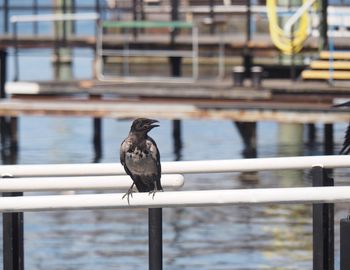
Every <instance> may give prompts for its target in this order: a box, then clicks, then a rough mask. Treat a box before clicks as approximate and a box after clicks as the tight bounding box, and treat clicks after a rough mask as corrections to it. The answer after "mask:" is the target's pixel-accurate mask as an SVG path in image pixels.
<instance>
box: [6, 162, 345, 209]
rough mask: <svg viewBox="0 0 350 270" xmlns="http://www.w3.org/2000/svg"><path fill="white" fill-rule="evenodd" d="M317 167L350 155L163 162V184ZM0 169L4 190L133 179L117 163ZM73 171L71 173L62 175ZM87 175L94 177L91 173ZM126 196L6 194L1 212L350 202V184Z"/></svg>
mask: <svg viewBox="0 0 350 270" xmlns="http://www.w3.org/2000/svg"><path fill="white" fill-rule="evenodd" d="M316 166H319V167H323V168H347V167H350V156H308V157H282V158H260V159H259V158H257V159H238V160H206V161H179V162H163V163H162V168H163V172H164V175H163V176H162V183H163V185H164V186H171V187H180V186H182V185H183V181H184V179H183V176H181V175H167V174H168V173H219V172H233V171H240V172H243V171H262V170H287V169H311V168H312V167H316ZM0 174H1V176H2V177H3V178H2V179H0V192H13V191H17V192H20V191H43V190H72V189H73V190H74V189H80V190H84V189H105V190H107V189H117V188H128V187H129V185H130V184H131V180H130V178H129V177H128V176H126V175H125V172H124V168H123V167H122V165H121V164H112V163H109V164H54V165H4V166H0ZM122 174H124V176H117V175H122ZM68 175H70V176H71V177H68V178H67V177H64V178H60V177H58V176H68ZM84 175H85V176H84ZM86 175H90V176H89V177H86ZM98 175H100V176H98ZM44 176H45V177H44ZM49 176H51V177H49ZM53 176H55V177H53ZM72 176H74V177H72ZM9 177H15V178H9ZM17 177H19V178H17ZM28 177H29V178H28ZM38 177H39V178H38ZM40 177H41V178H40ZM123 195H124V193H115V194H83V195H81V194H80V195H51V196H42V195H40V196H24V197H16V198H13V197H12V198H11V197H3V198H0V212H16V211H47V210H59V209H60V210H62V209H95V208H129V207H131V208H133V207H148V208H158V207H187V206H209V205H210V206H214V205H232V204H242V203H326V202H328V203H330V202H332V203H335V202H350V187H302V188H268V189H236V190H205V191H177V192H164V193H163V192H157V194H156V196H154V197H153V196H149V194H147V193H137V194H134V195H133V196H132V198H130V200H129V201H128V200H123V199H122V197H123Z"/></svg>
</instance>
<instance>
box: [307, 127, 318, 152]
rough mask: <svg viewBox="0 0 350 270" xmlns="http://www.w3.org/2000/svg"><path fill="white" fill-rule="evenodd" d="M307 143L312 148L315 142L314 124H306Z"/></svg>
mask: <svg viewBox="0 0 350 270" xmlns="http://www.w3.org/2000/svg"><path fill="white" fill-rule="evenodd" d="M307 138H308V139H307V141H308V144H309V145H310V146H313V145H314V144H315V141H316V126H315V123H309V124H307Z"/></svg>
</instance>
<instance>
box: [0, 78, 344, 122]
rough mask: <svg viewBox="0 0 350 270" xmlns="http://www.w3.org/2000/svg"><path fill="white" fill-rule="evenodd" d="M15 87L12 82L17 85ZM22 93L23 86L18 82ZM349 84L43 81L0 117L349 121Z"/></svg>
mask: <svg viewBox="0 0 350 270" xmlns="http://www.w3.org/2000/svg"><path fill="white" fill-rule="evenodd" d="M12 87H13V86H12ZM18 88H19V89H18V91H19V92H20V90H21V89H20V84H19V85H18ZM348 93H349V90H348V88H347V87H346V86H345V85H344V86H342V85H339V86H330V85H328V84H326V83H321V82H314V83H296V82H290V81H284V80H276V81H275V80H271V81H270V80H266V81H264V83H263V86H262V88H261V89H254V88H251V87H250V86H249V85H245V86H244V87H233V86H232V85H231V83H230V82H227V81H226V82H221V83H215V82H213V83H211V84H210V83H208V82H198V83H197V84H157V85H152V84H142V83H135V84H126V83H119V84H118V83H104V82H99V81H71V82H59V81H56V82H41V83H38V89H37V92H36V93H35V94H34V95H33V94H27V95H23V94H13V93H12V96H11V98H7V99H3V100H1V101H0V116H22V115H40V116H46V115H47V116H59V115H60V116H79V117H93V118H104V117H108V118H118V119H123V118H135V117H141V116H145V115H147V116H148V117H155V118H163V119H223V120H232V121H246V122H259V121H277V122H285V123H316V122H321V123H334V122H347V121H350V113H349V112H350V110H348V109H342V108H341V109H340V108H333V107H332V106H333V103H334V102H335V99H337V98H346V97H348Z"/></svg>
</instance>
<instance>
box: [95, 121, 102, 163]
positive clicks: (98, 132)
mask: <svg viewBox="0 0 350 270" xmlns="http://www.w3.org/2000/svg"><path fill="white" fill-rule="evenodd" d="M93 129H94V135H93V144H94V153H95V158H94V162H99V160H100V159H101V157H102V119H101V118H94V119H93Z"/></svg>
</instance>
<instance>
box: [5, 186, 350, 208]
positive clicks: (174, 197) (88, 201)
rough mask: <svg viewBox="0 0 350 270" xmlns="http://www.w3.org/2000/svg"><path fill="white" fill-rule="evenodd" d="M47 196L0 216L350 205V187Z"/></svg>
mask: <svg viewBox="0 0 350 270" xmlns="http://www.w3.org/2000/svg"><path fill="white" fill-rule="evenodd" d="M123 196H124V193H115V194H79V195H48V196H24V197H3V198H0V212H25V211H53V210H81V209H107V208H115V209H118V208H119V209H120V208H160V207H195V206H198V207H199V206H200V207H203V206H218V205H234V204H252V203H253V204H258V203H259V204H261V203H264V204H266V203H289V204H290V203H336V202H350V187H303V188H266V189H235V190H201V191H176V192H157V193H156V194H155V196H154V197H153V196H151V195H149V194H148V193H134V194H133V195H132V198H130V200H129V202H128V200H126V199H125V198H124V199H123Z"/></svg>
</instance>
